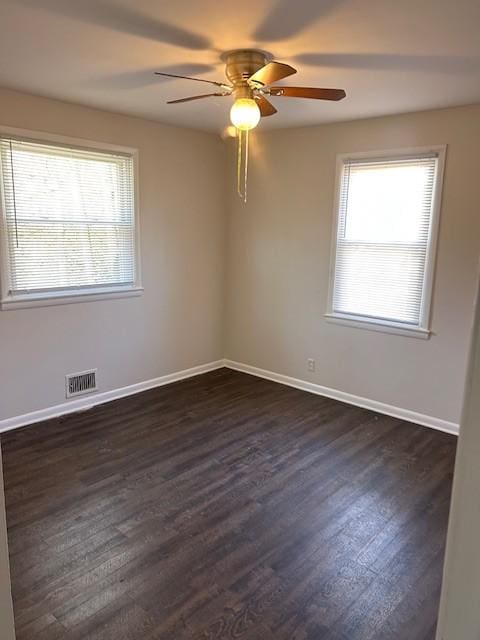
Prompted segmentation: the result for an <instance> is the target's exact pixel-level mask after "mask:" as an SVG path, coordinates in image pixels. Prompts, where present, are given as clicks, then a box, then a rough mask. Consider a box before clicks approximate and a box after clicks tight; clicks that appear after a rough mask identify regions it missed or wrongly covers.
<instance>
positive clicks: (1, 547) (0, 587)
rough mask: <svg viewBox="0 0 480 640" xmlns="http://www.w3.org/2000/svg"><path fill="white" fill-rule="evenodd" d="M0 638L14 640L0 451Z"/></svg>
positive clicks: (0, 456)
mask: <svg viewBox="0 0 480 640" xmlns="http://www.w3.org/2000/svg"><path fill="white" fill-rule="evenodd" d="M0 638H1V639H2V640H14V639H15V633H14V628H13V609H12V594H11V591H10V572H9V566H8V547H7V526H6V522H5V496H4V493H3V473H2V451H1V449H0Z"/></svg>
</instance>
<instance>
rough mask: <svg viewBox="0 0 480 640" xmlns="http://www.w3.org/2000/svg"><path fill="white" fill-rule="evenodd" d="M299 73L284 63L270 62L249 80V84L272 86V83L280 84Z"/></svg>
mask: <svg viewBox="0 0 480 640" xmlns="http://www.w3.org/2000/svg"><path fill="white" fill-rule="evenodd" d="M294 73H297V70H296V69H294V68H293V67H291V66H290V65H289V64H284V63H283V62H269V63H268V64H266V65H265V66H264V67H262V68H261V69H259V70H258V71H256V72H255V73H254V74H253V75H251V76H250V78H249V79H248V80H249V82H258V83H259V84H262V85H264V86H265V85H268V84H272V82H278V80H283V78H288V76H291V75H293V74H294Z"/></svg>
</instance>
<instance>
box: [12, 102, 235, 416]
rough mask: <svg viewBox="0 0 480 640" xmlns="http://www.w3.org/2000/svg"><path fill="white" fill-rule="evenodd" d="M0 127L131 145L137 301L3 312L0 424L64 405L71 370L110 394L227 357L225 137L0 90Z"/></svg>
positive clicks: (124, 300)
mask: <svg viewBox="0 0 480 640" xmlns="http://www.w3.org/2000/svg"><path fill="white" fill-rule="evenodd" d="M0 124H3V125H9V126H14V127H22V128H28V129H34V130H39V131H48V132H53V133H57V134H64V135H68V136H74V137H80V138H87V139H91V140H95V141H99V142H108V143H113V144H119V145H126V146H131V147H136V148H138V149H139V152H140V224H141V247H142V252H141V257H142V276H143V285H144V287H145V293H144V295H143V296H142V297H140V298H129V299H120V300H109V301H95V302H89V303H79V304H78V303H77V304H70V305H62V306H53V307H44V308H36V309H19V310H15V311H2V312H0V420H1V419H3V418H8V417H11V416H16V415H20V414H23V413H26V412H30V411H33V410H37V409H42V408H46V407H50V406H53V405H56V404H59V403H62V402H65V392H64V376H65V374H66V373H69V372H75V371H82V370H85V369H89V368H92V367H98V373H99V382H100V390H101V391H107V390H110V389H115V388H118V387H122V386H125V385H130V384H133V383H136V382H141V381H144V380H148V379H151V378H155V377H157V376H161V375H163V374H167V373H170V372H174V371H178V370H182V369H186V368H189V367H192V366H195V365H199V364H203V363H207V362H210V361H213V360H216V359H218V358H221V357H222V355H223V352H222V349H223V345H222V321H223V277H224V275H223V274H224V267H223V250H224V249H223V247H224V242H223V240H224V228H223V221H224V209H225V201H224V185H225V180H224V178H223V171H224V168H223V167H224V162H223V160H224V145H223V143H222V141H221V140H220V138H219V137H218V136H214V135H211V134H204V133H197V132H194V131H189V130H186V129H180V128H175V127H169V126H163V125H160V124H157V123H153V122H148V121H145V120H140V119H137V118H129V117H125V116H120V115H115V114H111V113H106V112H102V111H97V110H94V109H88V108H85V107H80V106H75V105H70V104H66V103H62V102H58V101H54V100H47V99H43V98H38V97H33V96H27V95H25V94H20V93H15V92H11V91H5V90H0Z"/></svg>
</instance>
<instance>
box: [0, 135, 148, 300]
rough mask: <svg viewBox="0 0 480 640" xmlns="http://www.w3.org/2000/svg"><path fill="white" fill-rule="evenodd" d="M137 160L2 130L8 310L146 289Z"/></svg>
mask: <svg viewBox="0 0 480 640" xmlns="http://www.w3.org/2000/svg"><path fill="white" fill-rule="evenodd" d="M70 142H71V141H70ZM87 144H88V143H87ZM134 157H135V156H134V152H133V150H129V151H125V150H122V151H120V150H114V149H109V150H108V151H107V150H99V149H98V148H97V147H96V146H93V145H92V147H91V148H90V146H85V143H83V146H79V145H72V144H71V143H68V144H67V143H65V142H59V141H57V140H56V141H55V142H52V141H51V140H50V139H49V140H42V141H39V140H35V139H29V138H27V137H19V136H16V135H11V134H7V133H1V134H0V168H1V190H2V204H3V207H2V208H3V225H2V240H3V242H2V267H3V268H2V308H10V307H17V306H30V305H35V304H53V303H58V302H72V301H80V300H91V299H95V298H98V297H105V296H107V297H108V296H117V297H118V296H122V295H138V294H139V292H140V291H141V288H140V287H139V277H138V269H137V255H136V254H137V251H136V244H137V243H136V224H135V203H134Z"/></svg>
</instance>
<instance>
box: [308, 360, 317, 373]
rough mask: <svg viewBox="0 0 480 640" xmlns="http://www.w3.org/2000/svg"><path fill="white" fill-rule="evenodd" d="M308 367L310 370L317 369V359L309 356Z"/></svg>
mask: <svg viewBox="0 0 480 640" xmlns="http://www.w3.org/2000/svg"><path fill="white" fill-rule="evenodd" d="M307 369H308V370H309V371H315V360H314V359H313V358H308V360H307Z"/></svg>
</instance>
